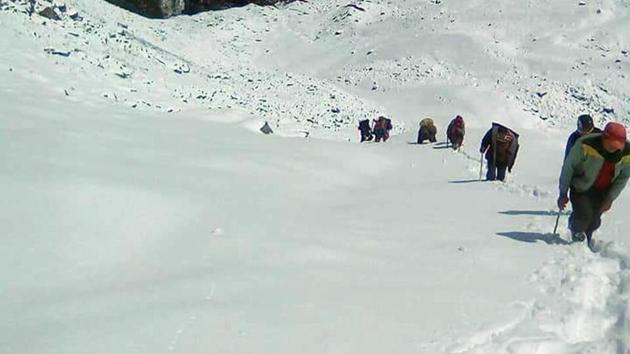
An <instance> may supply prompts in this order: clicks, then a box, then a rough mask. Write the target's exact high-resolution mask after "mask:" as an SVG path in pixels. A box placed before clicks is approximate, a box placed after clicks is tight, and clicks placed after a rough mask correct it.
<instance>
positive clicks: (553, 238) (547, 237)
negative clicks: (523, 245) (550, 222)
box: [497, 231, 570, 245]
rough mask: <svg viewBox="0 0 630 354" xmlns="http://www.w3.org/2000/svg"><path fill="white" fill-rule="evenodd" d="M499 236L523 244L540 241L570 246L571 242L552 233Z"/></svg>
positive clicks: (501, 234)
mask: <svg viewBox="0 0 630 354" xmlns="http://www.w3.org/2000/svg"><path fill="white" fill-rule="evenodd" d="M497 236H501V237H507V238H511V239H512V240H516V241H521V242H529V243H536V242H538V241H543V242H545V243H547V244H548V245H568V244H570V242H569V241H567V240H565V239H563V238H561V237H560V236H559V235H554V234H551V233H548V234H541V233H538V232H520V231H513V232H498V233H497Z"/></svg>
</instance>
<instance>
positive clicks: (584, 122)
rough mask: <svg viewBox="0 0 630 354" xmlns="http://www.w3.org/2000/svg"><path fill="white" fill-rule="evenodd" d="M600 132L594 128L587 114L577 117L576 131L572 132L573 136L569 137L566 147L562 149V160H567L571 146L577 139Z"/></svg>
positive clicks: (591, 119)
mask: <svg viewBox="0 0 630 354" xmlns="http://www.w3.org/2000/svg"><path fill="white" fill-rule="evenodd" d="M601 132H602V130H601V129H599V128H597V127H595V124H594V123H593V117H591V116H590V115H588V114H582V115H581V116H579V117H578V121H577V130H576V131H574V132H573V134H571V135H569V139H568V140H567V146H566V147H565V149H564V159H565V160H566V159H567V156H569V152H570V151H571V148H572V147H573V145H575V142H576V141H577V140H578V139H579V138H581V137H583V136H585V135H588V134H594V133H601Z"/></svg>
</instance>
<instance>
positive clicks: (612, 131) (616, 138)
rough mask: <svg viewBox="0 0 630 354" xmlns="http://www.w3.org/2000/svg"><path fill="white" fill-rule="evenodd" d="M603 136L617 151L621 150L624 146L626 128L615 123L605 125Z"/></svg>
mask: <svg viewBox="0 0 630 354" xmlns="http://www.w3.org/2000/svg"><path fill="white" fill-rule="evenodd" d="M603 135H604V138H605V139H607V140H609V141H610V143H611V145H612V146H613V147H615V148H616V149H617V150H621V149H623V148H624V147H625V146H626V128H625V127H624V126H623V124H620V123H615V122H610V123H608V124H606V128H604V134H603Z"/></svg>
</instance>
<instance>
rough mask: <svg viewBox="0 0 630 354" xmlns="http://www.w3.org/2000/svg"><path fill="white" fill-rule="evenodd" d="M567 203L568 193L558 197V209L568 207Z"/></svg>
mask: <svg viewBox="0 0 630 354" xmlns="http://www.w3.org/2000/svg"><path fill="white" fill-rule="evenodd" d="M567 204H569V197H567V196H566V195H561V196H560V197H559V198H558V209H560V210H564V208H566V207H567Z"/></svg>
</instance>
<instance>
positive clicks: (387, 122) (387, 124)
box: [384, 118, 393, 130]
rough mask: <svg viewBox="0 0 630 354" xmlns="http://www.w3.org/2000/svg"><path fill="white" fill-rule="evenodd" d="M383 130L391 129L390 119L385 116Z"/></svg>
mask: <svg viewBox="0 0 630 354" xmlns="http://www.w3.org/2000/svg"><path fill="white" fill-rule="evenodd" d="M384 124H385V130H392V128H393V127H392V120H391V119H389V118H385V123H384Z"/></svg>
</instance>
